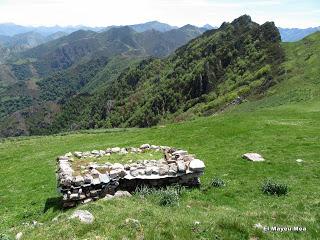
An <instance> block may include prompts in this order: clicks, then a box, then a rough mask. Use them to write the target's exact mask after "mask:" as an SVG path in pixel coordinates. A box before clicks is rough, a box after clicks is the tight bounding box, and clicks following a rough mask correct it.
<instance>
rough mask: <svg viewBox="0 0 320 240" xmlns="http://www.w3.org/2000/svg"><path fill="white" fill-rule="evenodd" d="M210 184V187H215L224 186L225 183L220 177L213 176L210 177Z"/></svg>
mask: <svg viewBox="0 0 320 240" xmlns="http://www.w3.org/2000/svg"><path fill="white" fill-rule="evenodd" d="M211 186H212V187H216V188H219V187H224V186H225V183H224V181H223V180H222V179H221V178H214V179H212V181H211Z"/></svg>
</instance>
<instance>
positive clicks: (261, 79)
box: [53, 16, 283, 130]
mask: <svg viewBox="0 0 320 240" xmlns="http://www.w3.org/2000/svg"><path fill="white" fill-rule="evenodd" d="M282 61H283V53H282V49H281V48H280V35H279V32H278V31H277V28H276V27H275V26H274V24H273V23H265V24H263V25H261V26H260V25H258V24H256V23H254V22H252V21H251V19H250V17H249V16H242V17H240V18H238V19H236V20H234V21H233V22H232V23H224V24H223V25H222V26H221V27H220V28H219V29H218V30H211V31H208V32H206V33H205V34H204V35H202V36H200V37H198V38H196V39H194V40H192V41H191V42H190V43H188V44H187V45H185V46H183V47H181V48H180V49H178V50H177V51H176V52H175V53H174V54H173V55H172V56H170V57H169V58H167V59H164V60H157V59H155V60H153V59H150V60H148V61H143V62H141V63H140V64H139V65H138V66H137V67H131V68H130V69H128V70H127V71H125V72H124V73H123V74H121V75H120V77H119V78H118V79H116V80H115V81H113V82H111V83H110V84H109V85H108V86H107V88H106V91H104V92H103V93H100V94H99V95H96V96H91V97H87V98H86V97H83V96H79V97H78V98H77V97H75V98H73V99H71V101H70V102H69V104H67V105H65V106H64V108H63V112H62V114H61V115H60V116H59V117H58V118H57V120H56V123H55V124H56V125H53V129H58V128H61V127H62V129H64V130H66V129H69V126H70V125H75V124H76V125H78V127H80V128H90V127H92V126H96V127H99V126H100V127H101V126H109V127H118V126H139V127H147V126H151V125H155V124H157V123H159V122H160V121H161V120H163V119H165V118H172V117H175V118H176V119H179V118H185V115H187V116H188V117H190V116H192V115H203V114H209V113H213V112H215V111H217V110H219V109H220V108H221V107H223V106H224V105H225V104H228V103H229V102H231V101H233V100H235V99H237V98H238V97H241V98H245V97H246V96H248V95H250V94H253V93H259V92H263V91H265V89H267V88H268V87H269V86H271V85H273V84H275V83H276V78H277V77H278V75H279V74H280V69H279V65H280V63H281V62H282ZM106 106H108V107H106ZM75 110H76V112H77V114H76V115H72V114H70V112H73V111H75ZM82 124H84V125H82ZM88 124H89V125H88Z"/></svg>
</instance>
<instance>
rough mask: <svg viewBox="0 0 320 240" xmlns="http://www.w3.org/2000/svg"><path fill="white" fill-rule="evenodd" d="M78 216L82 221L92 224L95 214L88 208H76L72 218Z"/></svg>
mask: <svg viewBox="0 0 320 240" xmlns="http://www.w3.org/2000/svg"><path fill="white" fill-rule="evenodd" d="M74 218H78V219H79V220H80V222H82V223H86V224H91V223H93V221H94V216H93V215H92V214H91V213H90V212H89V211H87V210H76V211H75V212H74V213H73V214H72V215H71V217H70V219H74Z"/></svg>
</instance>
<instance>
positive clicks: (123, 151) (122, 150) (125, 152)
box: [119, 148, 128, 154]
mask: <svg viewBox="0 0 320 240" xmlns="http://www.w3.org/2000/svg"><path fill="white" fill-rule="evenodd" d="M127 153H128V152H127V150H126V149H125V148H121V150H120V152H119V154H127Z"/></svg>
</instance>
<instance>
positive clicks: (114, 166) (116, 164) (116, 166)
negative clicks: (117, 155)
mask: <svg viewBox="0 0 320 240" xmlns="http://www.w3.org/2000/svg"><path fill="white" fill-rule="evenodd" d="M112 169H124V166H123V165H122V164H121V163H115V164H113V165H112Z"/></svg>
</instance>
